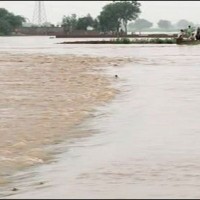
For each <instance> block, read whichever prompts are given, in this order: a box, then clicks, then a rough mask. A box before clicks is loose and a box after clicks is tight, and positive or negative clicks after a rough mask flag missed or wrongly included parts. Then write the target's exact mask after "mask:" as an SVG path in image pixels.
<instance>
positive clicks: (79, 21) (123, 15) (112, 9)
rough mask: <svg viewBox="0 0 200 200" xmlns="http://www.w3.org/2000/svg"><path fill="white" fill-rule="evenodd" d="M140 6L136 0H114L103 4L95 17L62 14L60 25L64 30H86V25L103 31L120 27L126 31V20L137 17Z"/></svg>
mask: <svg viewBox="0 0 200 200" xmlns="http://www.w3.org/2000/svg"><path fill="white" fill-rule="evenodd" d="M140 6H141V5H140V3H138V2H137V1H114V2H112V3H109V4H107V5H105V6H104V7H103V9H102V11H101V12H100V14H99V16H97V17H96V18H95V19H94V18H92V16H91V15H90V14H88V15H87V16H85V17H79V18H78V17H77V15H76V14H72V15H70V16H64V17H63V20H62V26H63V27H64V29H65V31H66V32H69V31H74V30H87V28H88V27H92V28H93V29H94V30H97V31H103V32H108V31H114V32H119V31H121V29H123V30H124V32H127V28H128V27H127V26H128V22H129V21H132V20H135V19H137V18H138V16H139V14H140V13H141V10H140Z"/></svg>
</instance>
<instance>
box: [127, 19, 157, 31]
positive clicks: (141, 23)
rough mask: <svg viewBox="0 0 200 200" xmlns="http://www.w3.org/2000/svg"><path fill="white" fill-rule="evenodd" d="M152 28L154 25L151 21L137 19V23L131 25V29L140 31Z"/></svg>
mask: <svg viewBox="0 0 200 200" xmlns="http://www.w3.org/2000/svg"><path fill="white" fill-rule="evenodd" d="M152 26H153V23H151V22H150V21H148V20H146V19H137V20H136V21H135V23H131V24H130V25H129V27H130V28H132V29H135V30H139V31H141V30H144V29H148V28H151V27H152Z"/></svg>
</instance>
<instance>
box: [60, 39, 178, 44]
mask: <svg viewBox="0 0 200 200" xmlns="http://www.w3.org/2000/svg"><path fill="white" fill-rule="evenodd" d="M175 43H176V40H175V39H174V38H172V39H167V38H166V39H160V38H152V39H149V38H148V39H147V38H145V39H134V40H131V39H129V38H117V39H112V40H101V41H98V40H96V41H74V42H62V43H59V44H175Z"/></svg>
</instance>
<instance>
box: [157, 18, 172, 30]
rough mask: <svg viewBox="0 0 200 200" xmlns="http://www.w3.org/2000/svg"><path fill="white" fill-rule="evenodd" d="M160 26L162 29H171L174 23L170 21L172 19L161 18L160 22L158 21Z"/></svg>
mask: <svg viewBox="0 0 200 200" xmlns="http://www.w3.org/2000/svg"><path fill="white" fill-rule="evenodd" d="M158 27H159V28H161V29H170V28H172V27H173V26H172V23H171V22H170V21H168V20H162V19H161V20H160V21H159V22H158Z"/></svg>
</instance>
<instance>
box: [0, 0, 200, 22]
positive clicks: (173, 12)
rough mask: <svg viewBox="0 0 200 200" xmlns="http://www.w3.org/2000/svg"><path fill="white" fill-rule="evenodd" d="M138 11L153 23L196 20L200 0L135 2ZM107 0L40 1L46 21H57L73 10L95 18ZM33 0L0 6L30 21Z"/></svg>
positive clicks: (6, 3) (4, 3)
mask: <svg viewBox="0 0 200 200" xmlns="http://www.w3.org/2000/svg"><path fill="white" fill-rule="evenodd" d="M139 2H140V3H141V10H142V14H141V15H140V18H145V19H148V20H149V21H151V22H153V23H157V22H158V20H159V19H167V20H170V21H172V22H173V23H175V22H177V21H178V20H180V19H187V20H189V21H192V22H193V23H200V1H139ZM108 3H111V1H44V4H45V8H46V15H47V19H48V21H50V22H52V23H55V24H57V23H58V22H60V21H62V17H63V15H70V14H73V13H76V14H77V15H78V16H83V15H86V14H87V13H90V14H91V15H92V16H93V17H96V16H97V15H98V14H99V13H100V11H101V9H102V7H103V6H104V5H106V4H108ZM34 6H35V1H15V2H14V1H0V7H1V8H6V9H8V10H9V11H10V12H13V13H14V14H17V15H23V16H25V17H27V18H28V19H30V21H32V19H33V11H34Z"/></svg>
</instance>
